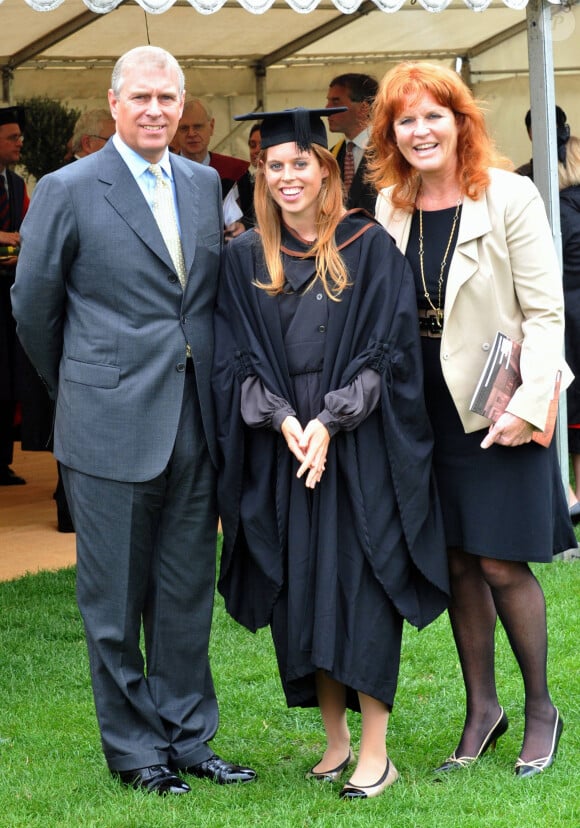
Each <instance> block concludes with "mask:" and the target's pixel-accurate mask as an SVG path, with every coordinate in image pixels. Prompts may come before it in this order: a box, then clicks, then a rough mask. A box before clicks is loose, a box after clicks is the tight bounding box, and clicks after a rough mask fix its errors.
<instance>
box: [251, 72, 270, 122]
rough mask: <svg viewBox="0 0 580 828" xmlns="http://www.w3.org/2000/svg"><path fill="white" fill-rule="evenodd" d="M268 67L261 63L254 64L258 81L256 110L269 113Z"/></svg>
mask: <svg viewBox="0 0 580 828" xmlns="http://www.w3.org/2000/svg"><path fill="white" fill-rule="evenodd" d="M267 71H268V70H267V69H266V66H265V64H264V63H262V62H261V61H257V62H256V63H255V64H254V77H255V79H256V104H255V106H254V109H256V110H261V111H262V112H267V106H266V72H267Z"/></svg>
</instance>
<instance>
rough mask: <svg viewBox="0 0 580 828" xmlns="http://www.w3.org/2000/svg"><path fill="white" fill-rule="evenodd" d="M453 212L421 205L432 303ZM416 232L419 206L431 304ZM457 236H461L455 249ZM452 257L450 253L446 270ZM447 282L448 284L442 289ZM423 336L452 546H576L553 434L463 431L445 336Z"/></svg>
mask: <svg viewBox="0 0 580 828" xmlns="http://www.w3.org/2000/svg"><path fill="white" fill-rule="evenodd" d="M454 212H455V207H453V208H449V209H446V210H437V211H429V212H424V213H423V230H424V237H425V251H424V270H425V280H426V283H427V288H428V292H429V294H430V296H431V298H432V299H433V298H435V302H434V304H436V297H437V290H438V287H437V281H438V278H439V271H440V266H441V261H442V259H443V254H444V251H445V246H446V244H447V240H448V239H449V234H450V231H451V225H452V219H453V214H454ZM418 238H419V220H418V213H417V212H416V213H415V215H414V216H413V220H412V224H411V232H410V236H409V242H408V245H407V251H406V256H407V259H408V260H409V262H410V264H411V267H412V269H413V272H414V274H415V287H416V290H417V302H418V305H419V307H423V308H425V307H428V304H427V301H426V300H425V299H424V296H423V294H424V290H423V286H422V282H421V271H420V265H419V255H418V249H419V244H418ZM454 244H455V240H454V242H453V244H452V248H451V249H453V247H454ZM451 259H452V256H451V255H449V257H448V260H447V261H448V265H447V268H446V270H447V271H448V270H449V265H450V262H451ZM446 278H447V273H445V280H446ZM444 288H445V284H444V286H443V292H444ZM442 302H444V300H442ZM421 344H422V352H423V362H424V372H425V402H426V405H427V411H428V413H429V417H430V419H431V424H432V426H433V432H434V435H435V450H434V455H433V463H434V469H435V477H436V479H437V485H438V488H439V496H440V500H441V508H442V511H443V521H444V525H445V536H446V543H447V546H449V547H458V548H461V549H463V550H465V551H466V552H469V553H470V554H473V555H479V556H482V557H488V558H495V559H498V560H508V561H530V562H549V561H551V560H552V557H553V555H554V554H556V553H558V552H562V551H563V550H565V549H569V548H571V547H574V546H576V545H577V541H576V538H575V536H574V533H573V529H572V526H571V524H570V519H569V514H568V506H567V503H566V499H565V496H564V490H563V486H562V480H561V476H560V468H559V464H558V457H557V452H556V443H555V441H552V445H551V446H550V447H549V448H548V449H546V448H543V447H542V446H539V445H537V444H536V443H527V444H525V445H522V446H518V447H516V448H508V447H502V446H497V445H493V446H491V447H490V448H488V449H485V450H484V449H481V448H480V443H481V441H482V440H483V438H484V436H485V434H486V433H487V429H482V430H480V431H475V432H472V433H470V434H466V433H465V431H464V429H463V425H462V423H461V420H460V417H459V414H458V413H457V409H456V408H455V404H454V402H453V400H452V398H451V395H450V393H449V391H448V389H447V385H446V383H445V379H444V377H443V372H442V370H441V361H440V347H441V339H436V338H428V337H422V338H421ZM474 387H475V382H474Z"/></svg>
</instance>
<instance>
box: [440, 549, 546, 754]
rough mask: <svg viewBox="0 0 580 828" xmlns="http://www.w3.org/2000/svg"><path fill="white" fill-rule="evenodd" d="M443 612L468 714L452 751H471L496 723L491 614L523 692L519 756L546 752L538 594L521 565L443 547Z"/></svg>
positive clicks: (541, 601)
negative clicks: (446, 590) (446, 593)
mask: <svg viewBox="0 0 580 828" xmlns="http://www.w3.org/2000/svg"><path fill="white" fill-rule="evenodd" d="M449 567H450V574H451V602H450V605H449V617H450V619H451V627H452V629H453V635H454V638H455V644H456V646H457V652H458V654H459V660H460V662H461V669H462V672H463V679H464V681H465V690H466V719H465V725H464V729H463V734H462V736H461V741H460V743H459V745H458V747H457V750H456V754H457V756H475V755H476V754H477V752H478V750H479V748H480V747H481V743H482V742H483V740H484V738H485V736H486V735H487V733H489V731H490V729H491V728H492V727H493V725H494V723H495V722H496V721H497V719H498V717H499V713H500V706H499V702H498V698H497V691H496V686H495V666H494V634H495V624H496V619H497V617H498V616H499V619H500V621H501V623H502V625H503V627H504V629H505V631H506V634H507V637H508V639H509V642H510V645H511V648H512V650H513V653H514V655H515V657H516V660H517V662H518V665H519V667H520V670H521V672H522V677H523V680H524V690H525V699H526V701H525V717H526V724H525V733H524V742H523V745H522V750H521V753H520V756H521V757H522V759H524V760H528V761H529V760H531V759H537V758H539V757H543V756H546V755H547V754H548V753H549V752H550V747H551V740H552V734H553V730H554V724H555V717H556V713H555V709H554V706H553V704H552V701H551V699H550V694H549V691H548V683H547V676H546V664H547V651H548V634H547V628H546V604H545V601H544V593H543V592H542V588H541V586H540V584H539V583H538V581H537V580H536V578H535V576H534V574H533V573H532V571H531V569H530V568H529V566H528V564H527V563H520V562H517V561H498V560H493V559H491V558H479V557H476V556H475V555H469V554H467V553H465V552H463V550H461V549H449Z"/></svg>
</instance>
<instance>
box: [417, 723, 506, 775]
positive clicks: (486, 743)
mask: <svg viewBox="0 0 580 828" xmlns="http://www.w3.org/2000/svg"><path fill="white" fill-rule="evenodd" d="M507 729H508V717H507V716H506V714H505V710H504V709H503V707H500V714H499V719H498V720H497V722H496V723H495V724H494V726H493V727H492V729H491V730H490V731H489V733H488V734H487V736H486V737H485V739H484V740H483V742H482V743H481V747H480V748H479V750H478V751H477V753H476V755H475V756H457V755H456V752H455V751H453V753H452V754H451V756H450V757H449V759H446V760H445V762H443V764H442V765H439V767H438V768H435V770H434V771H433V772H434V773H447V771H453V770H461V769H462V768H468V767H469V766H470V765H473V763H474V762H477V760H478V759H479V758H480V757H481V756H483V754H484V753H485V751H486V750H487V749H488V748H491V749H492V750H495V746H496V744H497V740H498V739H499V737H500V736H503V734H504V733H505V732H506V730H507Z"/></svg>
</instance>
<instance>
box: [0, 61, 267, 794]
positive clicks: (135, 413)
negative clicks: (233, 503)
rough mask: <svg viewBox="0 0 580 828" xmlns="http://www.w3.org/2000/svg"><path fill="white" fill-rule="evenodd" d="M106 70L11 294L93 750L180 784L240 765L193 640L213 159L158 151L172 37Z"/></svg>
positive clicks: (211, 534) (218, 245)
mask: <svg viewBox="0 0 580 828" xmlns="http://www.w3.org/2000/svg"><path fill="white" fill-rule="evenodd" d="M111 86H112V88H111V89H110V90H109V104H110V108H111V113H112V116H113V118H114V120H115V123H116V133H115V135H114V136H113V137H112V138H111V139H110V140H109V141H108V143H107V144H106V145H105V147H104V148H103V149H102V150H100V151H99V152H96V153H93V154H92V155H90V156H88V157H87V158H84V159H81V160H80V161H77V163H75V164H70V165H68V166H65V167H63V168H62V169H60V170H58V171H57V172H55V173H52V174H51V175H47V176H45V177H44V178H42V180H41V181H40V182H39V183H38V185H37V187H36V190H35V192H34V197H33V202H32V205H31V208H30V211H29V213H28V216H27V220H26V222H25V223H24V225H23V227H22V254H21V257H20V261H19V266H18V270H17V275H16V282H15V286H14V289H13V293H12V298H13V309H14V316H15V318H16V321H17V326H18V335H19V337H20V339H21V341H22V344H23V345H24V348H25V350H26V351H27V353H28V355H29V356H30V359H31V360H32V362H33V364H34V365H35V367H36V369H37V370H38V372H39V374H40V375H41V377H42V378H43V380H44V382H45V383H46V386H47V388H48V391H49V393H50V394H51V396H53V397H54V398H56V418H55V431H54V453H55V455H56V457H57V459H58V460H59V461H60V462H61V464H62V467H63V477H64V482H65V487H66V490H67V496H68V499H69V503H70V505H71V511H72V515H73V519H74V523H75V527H76V529H77V597H78V603H79V608H80V611H81V614H82V616H83V620H84V624H85V630H86V635H87V642H88V650H89V661H90V667H91V677H92V682H93V692H94V697H95V705H96V710H97V717H98V722H99V727H100V731H101V739H102V744H103V749H104V753H105V757H106V760H107V763H108V766H109V768H110V770H111V771H112V772H113V774H115V775H116V776H119V777H120V779H121V780H122V782H124V783H125V784H128V785H132V786H134V787H136V788H142V789H144V790H146V791H153V792H156V793H160V794H164V793H173V794H181V793H186V792H187V791H189V790H190V788H189V785H188V784H187V783H186V782H185V781H184V780H183V779H182V778H181V776H180V775H179V774H180V773H186V774H193V775H194V776H197V777H205V778H209V779H211V780H213V781H214V782H218V783H221V784H224V783H229V782H249V781H251V780H252V779H254V778H255V773H254V771H253V770H251V769H250V768H244V767H240V766H238V765H233V764H231V763H229V762H226V761H224V760H223V759H221V758H220V757H218V756H216V755H215V754H214V753H213V751H212V750H211V748H210V747H209V746H208V742H209V741H210V740H211V739H212V737H213V736H214V734H215V732H216V729H217V724H218V711H217V702H216V698H215V693H214V688H213V681H212V676H211V672H210V666H209V661H208V639H209V630H210V622H211V614H212V603H213V594H214V569H215V547H216V532H217V510H216V493H215V465H214V464H215V461H216V442H215V425H214V413H213V406H212V399H211V395H210V368H211V363H212V350H213V338H212V337H213V335H212V315H213V307H214V298H215V292H216V287H217V279H218V268H219V263H220V256H221V251H222V237H221V228H222V225H223V221H222V212H221V190H220V181H219V177H218V175H217V173H216V172H215V170H212V169H210V168H205V167H202V166H200V165H198V164H193V163H191V162H190V161H188V160H186V159H183V158H180V157H178V156H176V155H170V154H169V153H168V151H167V147H168V145H169V142H170V141H171V139H172V138H173V135H174V133H175V130H176V128H177V124H178V122H179V118H180V116H181V112H182V109H183V102H184V77H183V72H182V71H181V69H180V67H179V65H178V64H177V62H176V61H175V59H174V58H173V57H172V56H171V55H170V54H168V53H167V52H165V51H164V50H162V49H159V48H156V47H150V46H149V47H139V48H137V49H133V50H131V51H130V52H127V53H126V54H125V55H123V56H122V57H121V58H120V59H119V61H118V62H117V65H116V66H115V69H114V71H113V78H112V84H111ZM150 164H156V165H159V168H160V170H161V174H160V170H159V169H158V168H156V170H155V171H152V170H150V169H149V165H150ZM158 179H159V186H163V187H169V188H170V192H171V193H172V198H171V196H170V197H169V202H170V203H171V202H172V203H173V207H172V216H173V227H174V229H175V231H176V233H177V231H178V230H180V231H181V233H180V235H181V249H182V254H183V256H182V260H181V265H180V266H178V264H174V259H173V258H172V256H171V255H170V253H169V251H168V247H167V245H166V243H165V241H164V239H165V240H167V235H165V236H164V235H162V233H161V231H160V229H159V225H158V223H157V221H156V218H155V216H154V213H153V210H154V209H156V206H157V205H156V203H155V202H156V200H157V204H159V202H160V201H161V198H160V197H159V192H160V190H158V189H157V186H158V184H157V181H158ZM175 208H177V211H176V215H175ZM176 221H177V226H176ZM177 241H178V245H179V239H178V240H177ZM182 282H183V287H182ZM141 630H143V633H144V641H145V657H143V655H142V653H141V649H140V646H139V640H140V633H141ZM144 661H145V663H144Z"/></svg>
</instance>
